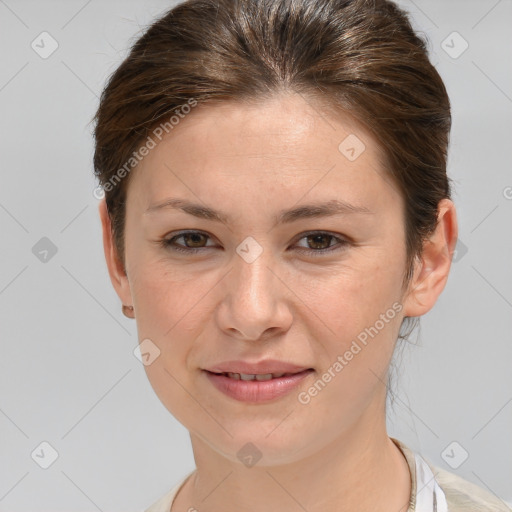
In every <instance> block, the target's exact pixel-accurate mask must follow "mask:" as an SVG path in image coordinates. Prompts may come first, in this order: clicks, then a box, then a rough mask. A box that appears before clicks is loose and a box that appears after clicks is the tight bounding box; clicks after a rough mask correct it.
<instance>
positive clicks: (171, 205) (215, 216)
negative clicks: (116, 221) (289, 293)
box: [145, 198, 375, 226]
mask: <svg viewBox="0 0 512 512" xmlns="http://www.w3.org/2000/svg"><path fill="white" fill-rule="evenodd" d="M162 210H181V211H183V212H185V213H188V214H189V215H193V216H194V217H198V218H201V219H206V220H211V221H216V222H222V223H224V224H229V222H230V220H231V219H230V217H229V215H227V214H226V213H223V212H221V211H217V210H214V209H213V208H209V207H207V206H204V205H200V204H195V203H192V202H190V201H188V200H186V199H178V198H169V199H165V200H164V201H161V202H159V203H156V204H152V205H150V206H149V208H148V209H147V210H146V212H145V214H152V213H155V212H158V211H162ZM354 213H371V214H373V213H375V212H372V211H371V210H369V209H368V208H366V206H356V205H353V204H350V203H347V202H345V201H342V200H339V199H331V200H330V201H326V202H322V203H314V204H305V205H301V206H297V207H296V208H292V209H289V210H281V211H280V212H279V213H278V214H277V216H275V217H274V225H275V226H277V225H280V224H287V223H290V222H294V221H297V220H299V219H305V218H317V217H330V216H333V215H347V214H354Z"/></svg>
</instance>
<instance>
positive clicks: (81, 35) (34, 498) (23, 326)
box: [0, 0, 512, 512]
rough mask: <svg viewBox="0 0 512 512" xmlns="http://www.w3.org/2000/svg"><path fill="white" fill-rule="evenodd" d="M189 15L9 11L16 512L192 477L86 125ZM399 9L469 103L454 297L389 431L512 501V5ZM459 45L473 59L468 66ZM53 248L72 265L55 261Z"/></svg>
mask: <svg viewBox="0 0 512 512" xmlns="http://www.w3.org/2000/svg"><path fill="white" fill-rule="evenodd" d="M172 5H173V2H169V1H162V0H158V1H157V0H145V1H144V2H140V1H135V0H129V1H127V0H124V1H112V0H111V1H100V0H92V1H85V0H80V1H74V0H73V1H66V2H64V1H29V0H25V1H24V0H18V1H15V0H0V43H1V46H0V48H1V49H0V53H1V64H2V65H1V66H0V108H1V116H0V144H1V149H2V151H1V163H0V166H1V178H2V179H1V186H0V223H1V224H0V226H1V234H2V245H1V251H0V257H1V263H2V264H1V265H0V329H1V331H0V333H1V336H0V343H1V357H0V511H12V512H18V511H29V510H30V511H33V512H38V511H43V510H54V511H70V510H73V511H86V510H87V511H90V510H100V511H121V510H123V511H136V510H142V509H144V508H145V507H147V506H148V505H149V504H150V503H152V502H153V501H154V500H156V499H157V498H159V497H160V496H161V495H163V494H164V493H165V492H167V491H168V490H169V489H170V488H171V487H172V486H174V484H175V483H176V482H177V481H178V479H180V478H182V477H183V476H184V475H185V474H186V473H188V472H189V471H190V470H192V469H193V468H194V462H193V457H192V452H191V448H190V443H189V438H188V433H187V431H186V429H185V428H184V427H183V426H181V425H180V424H179V423H178V422H177V421H176V420H175V419H174V418H173V417H172V416H171V415H170V414H169V413H168V412H167V410H166V409H165V408H164V407H163V405H161V403H160V402H159V400H158V398H157V397H156V395H155V394H154V393H153V390H152V389H151V387H150V385H149V382H148V381H147V378H146V375H145V372H144V368H143V366H142V364H141V363H140V362H139V360H138V359H137V358H136V357H135V356H134V354H133V350H134V348H135V346H136V344H137V335H136V329H135V324H134V321H132V320H129V319H127V318H125V317H124V316H123V315H122V313H121V308H120V303H119V300H118V298H117V296H116V295H115V293H114V291H113V289H112V287H111V284H110V281H109V278H108V275H107V271H106V266H105V263H104V257H103V249H102V246H101V231H100V222H99V217H98V213H97V204H98V201H97V200H96V199H95V197H94V196H93V189H94V188H95V186H96V183H95V180H94V179H93V175H92V154H93V144H92V137H91V130H92V125H91V124H89V121H90V120H91V118H92V116H93V114H94V112H95V109H96V107H97V104H98V96H99V94H100V92H101V89H102V87H103V85H104V84H105V81H106V79H107V77H108V75H109V74H110V73H111V72H112V71H113V70H114V69H115V68H116V67H117V65H118V64H119V63H120V62H121V59H122V58H123V57H124V56H125V55H126V53H127V50H128V47H129V45H130V44H131V43H132V42H133V41H134V40H135V39H136V38H137V37H138V36H139V35H140V32H141V30H143V29H144V27H145V26H146V25H147V24H148V23H150V22H151V20H153V19H154V18H155V17H156V16H157V15H159V14H160V13H162V12H163V11H164V10H167V9H168V8H170V7H171V6H172ZM401 5H402V6H404V7H405V8H406V9H408V10H409V11H410V12H411V14H412V16H413V21H414V24H415V27H416V28H418V29H419V30H420V31H421V32H422V33H424V34H426V35H427V36H428V38H429V39H430V48H431V54H432V59H433V62H434V63H435V64H436V66H437V67H438V69H439V71H440V73H441V75H442V77H443V78H444V80H445V82H446V84H447V87H448V91H449V94H450V97H451V100H452V104H453V117H454V124H453V132H452V142H451V148H450V157H449V175H450V177H451V178H453V180H454V182H455V190H454V201H455V203H456V206H457V209H458V218H459V229H460V232H459V246H458V251H457V255H456V257H455V260H456V261H455V262H454V264H453V267H452V272H451V275H450V278H449V281H448V284H447V286H446V288H445V291H444V292H443V294H442V296H441V298H440V300H439V301H438V303H437V305H436V306H435V308H434V309H433V310H432V311H431V312H429V313H428V314H427V315H425V316H424V317H423V318H422V320H421V330H420V331H419V332H418V331H416V334H415V335H413V337H412V338H411V341H412V342H413V343H412V344H410V345H407V346H406V347H405V350H404V353H403V357H401V358H399V360H397V362H398V363H399V365H398V370H399V373H400V376H399V377H397V379H396V380H395V390H396V393H397V398H396V401H395V405H394V409H392V410H390V414H389V422H388V424H389V433H390V434H391V435H393V436H394V437H397V438H399V439H401V440H402V441H404V442H405V443H406V444H408V445H409V446H410V447H411V448H413V449H414V450H417V451H419V452H420V453H422V454H423V455H424V457H425V458H426V459H427V460H429V461H431V462H432V463H434V464H435V465H437V466H439V467H442V468H444V469H447V470H450V471H453V472H454V473H457V474H459V475H461V476H463V477H464V478H466V479H468V480H471V481H473V482H475V483H476V484H478V485H480V486H482V487H484V488H488V489H489V490H490V491H491V492H494V493H495V494H496V495H498V496H499V497H501V498H502V499H503V500H507V501H508V502H512V435H511V426H512V372H511V370H510V367H511V364H510V362H511V360H512V335H511V332H512V265H511V263H512V229H511V225H512V222H511V221H512V173H511V170H510V162H511V160H512V149H511V148H512V144H511V142H510V140H511V139H510V136H511V133H512V130H511V128H512V126H511V125H512V116H511V113H512V71H511V66H510V63H511V62H512V30H511V25H510V20H511V19H512V3H511V1H507V0H501V1H496V0H482V1H468V0H460V1H453V0H450V1H434V0H428V1H427V0H424V1H420V0H416V1H415V2H412V1H410V0H407V1H406V0H404V1H403V2H401ZM43 31H47V32H49V33H50V34H51V36H52V37H53V38H54V39H55V40H56V41H57V42H58V45H59V46H58V49H57V50H56V51H55V52H54V53H53V54H52V55H50V56H49V57H47V58H42V57H41V56H40V55H39V54H38V53H36V51H34V50H33V49H32V47H31V43H32V41H34V40H35V41H36V43H37V41H40V37H39V34H41V32H43ZM454 31H456V32H458V33H460V35H461V36H462V37H463V38H464V40H465V41H467V43H468V44H469V47H468V48H467V50H466V51H465V52H464V53H462V54H461V55H460V56H457V58H454V55H455V54H457V53H459V52H460V50H462V49H463V46H462V45H463V44H464V41H463V40H462V39H460V38H459V37H458V36H457V35H455V36H454V35H453V34H452V33H453V32H454ZM45 37H47V36H45ZM45 41H46V42H45V48H46V50H48V49H49V48H50V40H49V39H46V40H45ZM443 41H446V42H445V43H444V48H445V49H447V50H448V51H449V52H451V53H452V55H451V56H450V55H449V54H448V53H447V51H445V49H443ZM40 45H42V44H41V43H40ZM43 237H47V238H48V239H49V240H51V242H52V243H53V244H54V245H55V247H56V248H57V252H56V253H55V254H52V252H51V250H50V252H49V253H48V254H47V255H46V261H41V259H40V258H42V257H43V255H44V253H42V252H41V251H42V250H44V248H45V247H46V246H47V245H48V241H42V242H40V239H41V238H43ZM36 244H39V245H36ZM45 244H46V245H45ZM34 246H36V248H35V249H33V247H34ZM34 253H35V254H34ZM44 441H46V442H47V443H49V444H50V445H51V446H52V447H53V448H54V449H55V450H56V452H57V453H58V458H57V459H56V460H55V462H54V463H53V464H52V465H51V466H50V467H48V469H43V468H42V467H40V464H45V462H46V463H48V462H50V461H51V460H50V458H49V457H50V456H51V450H50V449H48V448H45V445H43V446H42V447H41V446H40V444H41V443H42V442H44ZM453 442H456V443H457V444H454V445H453V444H451V443H453ZM450 445H451V446H450ZM447 447H448V449H447ZM34 450H35V452H34ZM41 450H42V451H41ZM33 452H34V453H35V455H33V456H32V455H31V454H32V453H33ZM465 452H467V453H468V457H467V459H466V460H464V461H463V462H461V461H462V460H463V459H464V456H465ZM37 454H39V456H37ZM36 461H37V462H36ZM455 465H456V466H457V467H456V468H455V467H454V466H455Z"/></svg>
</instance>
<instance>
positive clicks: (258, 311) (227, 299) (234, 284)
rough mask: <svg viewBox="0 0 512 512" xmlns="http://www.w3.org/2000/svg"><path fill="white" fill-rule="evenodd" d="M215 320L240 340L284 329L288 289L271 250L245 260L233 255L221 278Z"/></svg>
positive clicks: (288, 314) (262, 337) (288, 322)
mask: <svg viewBox="0 0 512 512" xmlns="http://www.w3.org/2000/svg"><path fill="white" fill-rule="evenodd" d="M223 283H224V285H223V288H222V293H223V296H222V300H221V303H220V304H219V307H218V310H217V321H218V323H219V326H220V328H221V329H222V330H223V332H225V333H227V334H228V335H229V336H231V337H235V338H238V339H242V340H252V341H258V340H266V339H268V338H269V337H272V336H277V335H279V334H282V333H284V332H286V331H287V330H288V329H289V328H290V325H291V323H292V320H293V316H292V311H291V308H290V306H291V305H290V299H291V297H293V293H291V292H290V290H289V287H287V284H286V282H285V280H283V278H282V277H281V276H279V272H278V269H277V265H276V264H275V259H274V258H273V256H272V254H271V251H270V250H269V249H265V250H264V251H263V252H262V254H260V255H259V256H258V257H257V258H256V260H254V261H252V262H248V261H246V260H244V258H242V257H240V256H239V255H238V254H235V255H234V258H233V267H232V269H231V271H230V272H229V273H228V275H227V276H226V278H225V279H224V280H223Z"/></svg>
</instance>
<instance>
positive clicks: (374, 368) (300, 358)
mask: <svg viewBox="0 0 512 512" xmlns="http://www.w3.org/2000/svg"><path fill="white" fill-rule="evenodd" d="M380 156H381V155H380V153H379V151H378V148H377V146H376V143H375V141H374V140H372V138H371V137H370V135H369V134H368V133H367V132H366V131H365V130H363V129H362V128H361V127H360V126H359V125H357V124H355V123H354V122H353V121H350V119H349V118H348V117H347V118H340V117H338V118H334V117H331V116H328V115H327V114H325V113H322V114H321V113H320V110H319V109H318V108H316V107H315V108H314V107H313V104H312V103H310V102H309V101H308V102H305V100H304V99H303V98H302V97H301V96H298V95H288V96H280V97H276V98H274V99H271V100H268V101H267V102H266V103H264V104H261V105H259V106H247V105H241V104H234V103H232V104H228V103H224V104H222V105H218V106H214V107H212V106H208V107H206V106H198V107H197V108H196V109H195V110H193V111H192V113H190V114H189V115H188V117H185V119H182V120H181V121H180V123H179V125H178V126H176V127H175V128H174V129H173V130H172V131H171V132H170V133H169V135H167V136H166V137H165V138H163V140H162V141H161V142H160V143H159V144H158V145H157V146H156V147H155V148H154V149H152V150H151V151H150V153H149V154H148V155H147V156H146V157H145V158H144V159H143V161H142V162H141V163H140V164H139V167H138V168H137V169H135V170H134V171H133V174H132V176H131V177H130V180H131V181H130V184H129V188H128V193H127V208H126V227H125V230H126V231H125V239H126V245H125V254H126V259H125V264H126V273H127V278H123V277H121V279H120V280H119V281H116V283H115V286H116V289H117V291H118V293H119V295H120V297H121V299H122V300H123V303H124V304H133V306H134V310H135V317H136V321H137V329H138V336H139V340H140V341H142V340H150V341H144V343H145V345H144V346H143V350H142V351H143V352H147V354H148V355H146V356H145V357H146V359H147V361H146V362H147V363H149V364H147V365H146V366H145V369H146V372H147V375H148V378H149V380H150V382H151V385H152V386H153V388H154V390H155V392H156V393H157V395H158V396H159V398H160V400H161V401H162V402H163V404H164V405H165V406H166V407H167V409H168V410H169V411H170V412H171V413H172V414H173V415H174V416H175V417H176V418H177V419H178V420H179V421H180V422H181V423H182V424H183V425H184V426H185V427H186V428H187V429H188V430H189V431H190V432H191V435H192V436H193V437H195V438H196V439H201V440H202V442H204V443H207V444H208V445H209V447H210V448H211V449H213V450H215V451H216V452H217V453H219V454H222V455H223V456H225V457H228V458H229V459H232V460H233V461H235V460H237V457H239V455H237V454H239V451H240V450H241V449H242V447H244V446H245V445H246V444H247V443H252V444H253V445H254V446H256V447H257V449H258V450H259V452H261V454H262V456H263V458H262V459H261V462H259V464H268V465H272V464H277V463H286V462H291V461H293V460H297V459H299V458H302V457H305V456H307V455H309V454H312V453H314V452H317V451H318V450H321V449H322V448H327V447H328V445H331V444H332V443H333V442H335V441H336V440H337V439H340V437H342V436H345V435H347V434H348V433H349V432H353V431H354V430H353V429H356V428H357V429H359V431H360V432H361V433H363V432H364V431H365V429H368V432H371V431H372V430H370V429H373V428H375V424H376V423H379V424H383V423H384V422H385V415H384V404H385V396H386V386H385V382H386V380H387V369H388V365H389V363H390V359H391V356H392V352H393V348H394V344H395V340H396V338H397V335H398V331H399V327H400V324H401V321H402V319H403V317H404V315H410V313H409V312H408V310H407V301H405V302H404V301H403V300H404V297H403V296H402V289H401V285H402V278H403V274H404V271H405V263H406V260H405V257H406V252H405V232H404V218H403V207H404V205H403V200H402V198H401V196H400V194H399V192H398V191H397V190H396V188H395V187H394V185H393V184H392V183H391V180H390V179H389V177H388V176H386V175H384V173H383V168H382V165H381V163H380ZM171 199H172V200H177V199H179V200H181V201H182V202H183V203H182V204H183V205H188V204H192V203H193V204H194V205H197V206H196V207H195V208H191V207H189V208H188V212H189V213H186V212H185V211H183V209H180V208H179V207H174V208H173V207H171V206H167V207H166V206H165V203H166V202H168V201H170V200H171ZM334 201H338V205H341V204H342V203H348V204H350V205H353V206H354V209H353V211H351V209H350V208H347V209H346V210H342V209H340V210H339V211H338V212H337V213H336V214H331V215H325V211H324V210H325V208H324V207H325V205H326V204H328V203H330V204H331V205H333V204H335V203H334ZM317 206H318V208H316V207H317ZM302 207H307V208H302ZM209 210H215V211H216V212H218V214H219V216H220V217H221V219H222V221H220V220H218V219H217V218H215V217H214V215H212V214H211V212H209ZM193 212H195V213H196V215H194V214H193ZM287 212H288V213H287ZM290 212H293V213H290ZM183 231H187V232H194V233H195V234H188V235H185V236H183V233H182V232H183ZM166 241H167V242H168V243H167V245H166ZM194 249H195V250H194ZM410 316H415V315H410ZM363 340H364V341H363ZM158 351H159V355H158ZM155 356H157V357H156V358H154V357H155ZM153 359H154V360H153ZM266 360H274V361H278V362H279V363H278V364H277V366H276V367H275V368H274V373H276V370H277V371H278V370H279V368H281V366H280V365H282V364H284V363H287V364H292V365H295V366H296V368H295V372H296V371H298V370H299V369H303V368H305V369H312V371H309V372H304V373H302V374H301V375H299V376H298V377H297V376H295V377H293V378H292V379H291V380H292V381H293V383H294V384H293V386H292V387H291V388H287V387H286V383H285V381H286V382H288V383H289V382H290V379H286V378H284V379H283V378H281V379H276V381H277V384H276V382H274V383H271V384H269V383H268V382H266V383H261V382H259V381H258V382H248V383H247V382H243V383H240V381H237V380H236V376H232V377H235V378H234V379H232V378H231V377H226V376H220V377H219V376H217V377H213V378H212V375H211V374H209V373H208V372H207V370H215V369H216V370H217V371H218V370H219V369H222V368H224V367H223V363H225V362H230V361H231V362H233V361H235V363H234V367H233V366H231V367H229V368H230V369H231V370H232V373H237V372H236V365H237V364H239V363H236V361H242V362H246V363H247V364H251V363H259V362H261V361H266ZM337 363H338V364H337ZM240 368H241V367H240ZM259 368H260V369H261V370H264V368H263V367H259ZM249 369H250V368H249ZM241 373H244V372H243V368H241ZM247 373H250V372H247ZM253 373H262V372H257V371H254V372H253ZM281 373H282V372H281ZM292 373H293V372H292ZM329 376H330V378H329ZM228 379H230V380H228ZM319 380H320V381H321V383H320V384H318V382H317V381H319ZM215 382H217V383H218V384H215ZM222 382H223V383H224V385H227V386H228V387H229V389H231V391H232V394H226V392H224V391H222V390H221V389H220V387H218V386H222ZM315 382H316V383H317V384H316V387H315ZM226 383H227V384H226ZM242 386H244V389H242ZM249 386H252V387H249ZM257 386H260V387H265V386H266V388H267V391H268V393H269V394H266V395H265V394H264V393H263V394H261V395H258V396H259V399H257V398H256V394H257V391H255V390H256V387H257ZM280 386H284V388H282V389H284V390H285V391H286V392H285V393H283V394H281V395H276V393H278V391H276V389H277V390H278V389H281V388H280ZM244 390H245V391H244ZM269 390H270V391H269ZM315 390H316V391H315ZM237 393H238V394H237ZM244 393H245V394H244ZM251 393H253V394H251ZM251 397H252V398H251ZM320 432H321V435H319V433H320ZM250 449H253V448H250ZM250 449H249V448H247V447H246V448H244V450H250ZM242 453H244V452H243V450H242Z"/></svg>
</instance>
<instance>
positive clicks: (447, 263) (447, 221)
mask: <svg viewBox="0 0 512 512" xmlns="http://www.w3.org/2000/svg"><path fill="white" fill-rule="evenodd" d="M457 235H458V227H457V214H456V210H455V205H454V204H453V202H452V201H451V200H449V199H443V200H442V201H440V202H439V206H438V216H437V227H436V230H435V232H434V233H433V234H432V236H431V237H430V238H429V239H428V240H427V241H426V242H425V243H424V244H423V252H422V255H421V262H420V264H418V265H417V267H416V269H415V273H414V277H413V279H412V281H411V283H410V285H409V290H408V292H407V298H406V299H405V301H404V302H405V304H404V316H411V317H415V316H421V315H424V314H425V313H427V312H428V311H430V310H431V309H432V307H433V306H434V304H435V303H436V301H437V299H438V297H439V295H441V292H442V291H443V289H444V287H445V285H446V282H447V280H448V275H449V272H450V268H451V262H452V256H453V252H454V250H455V244H456V242H457Z"/></svg>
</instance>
